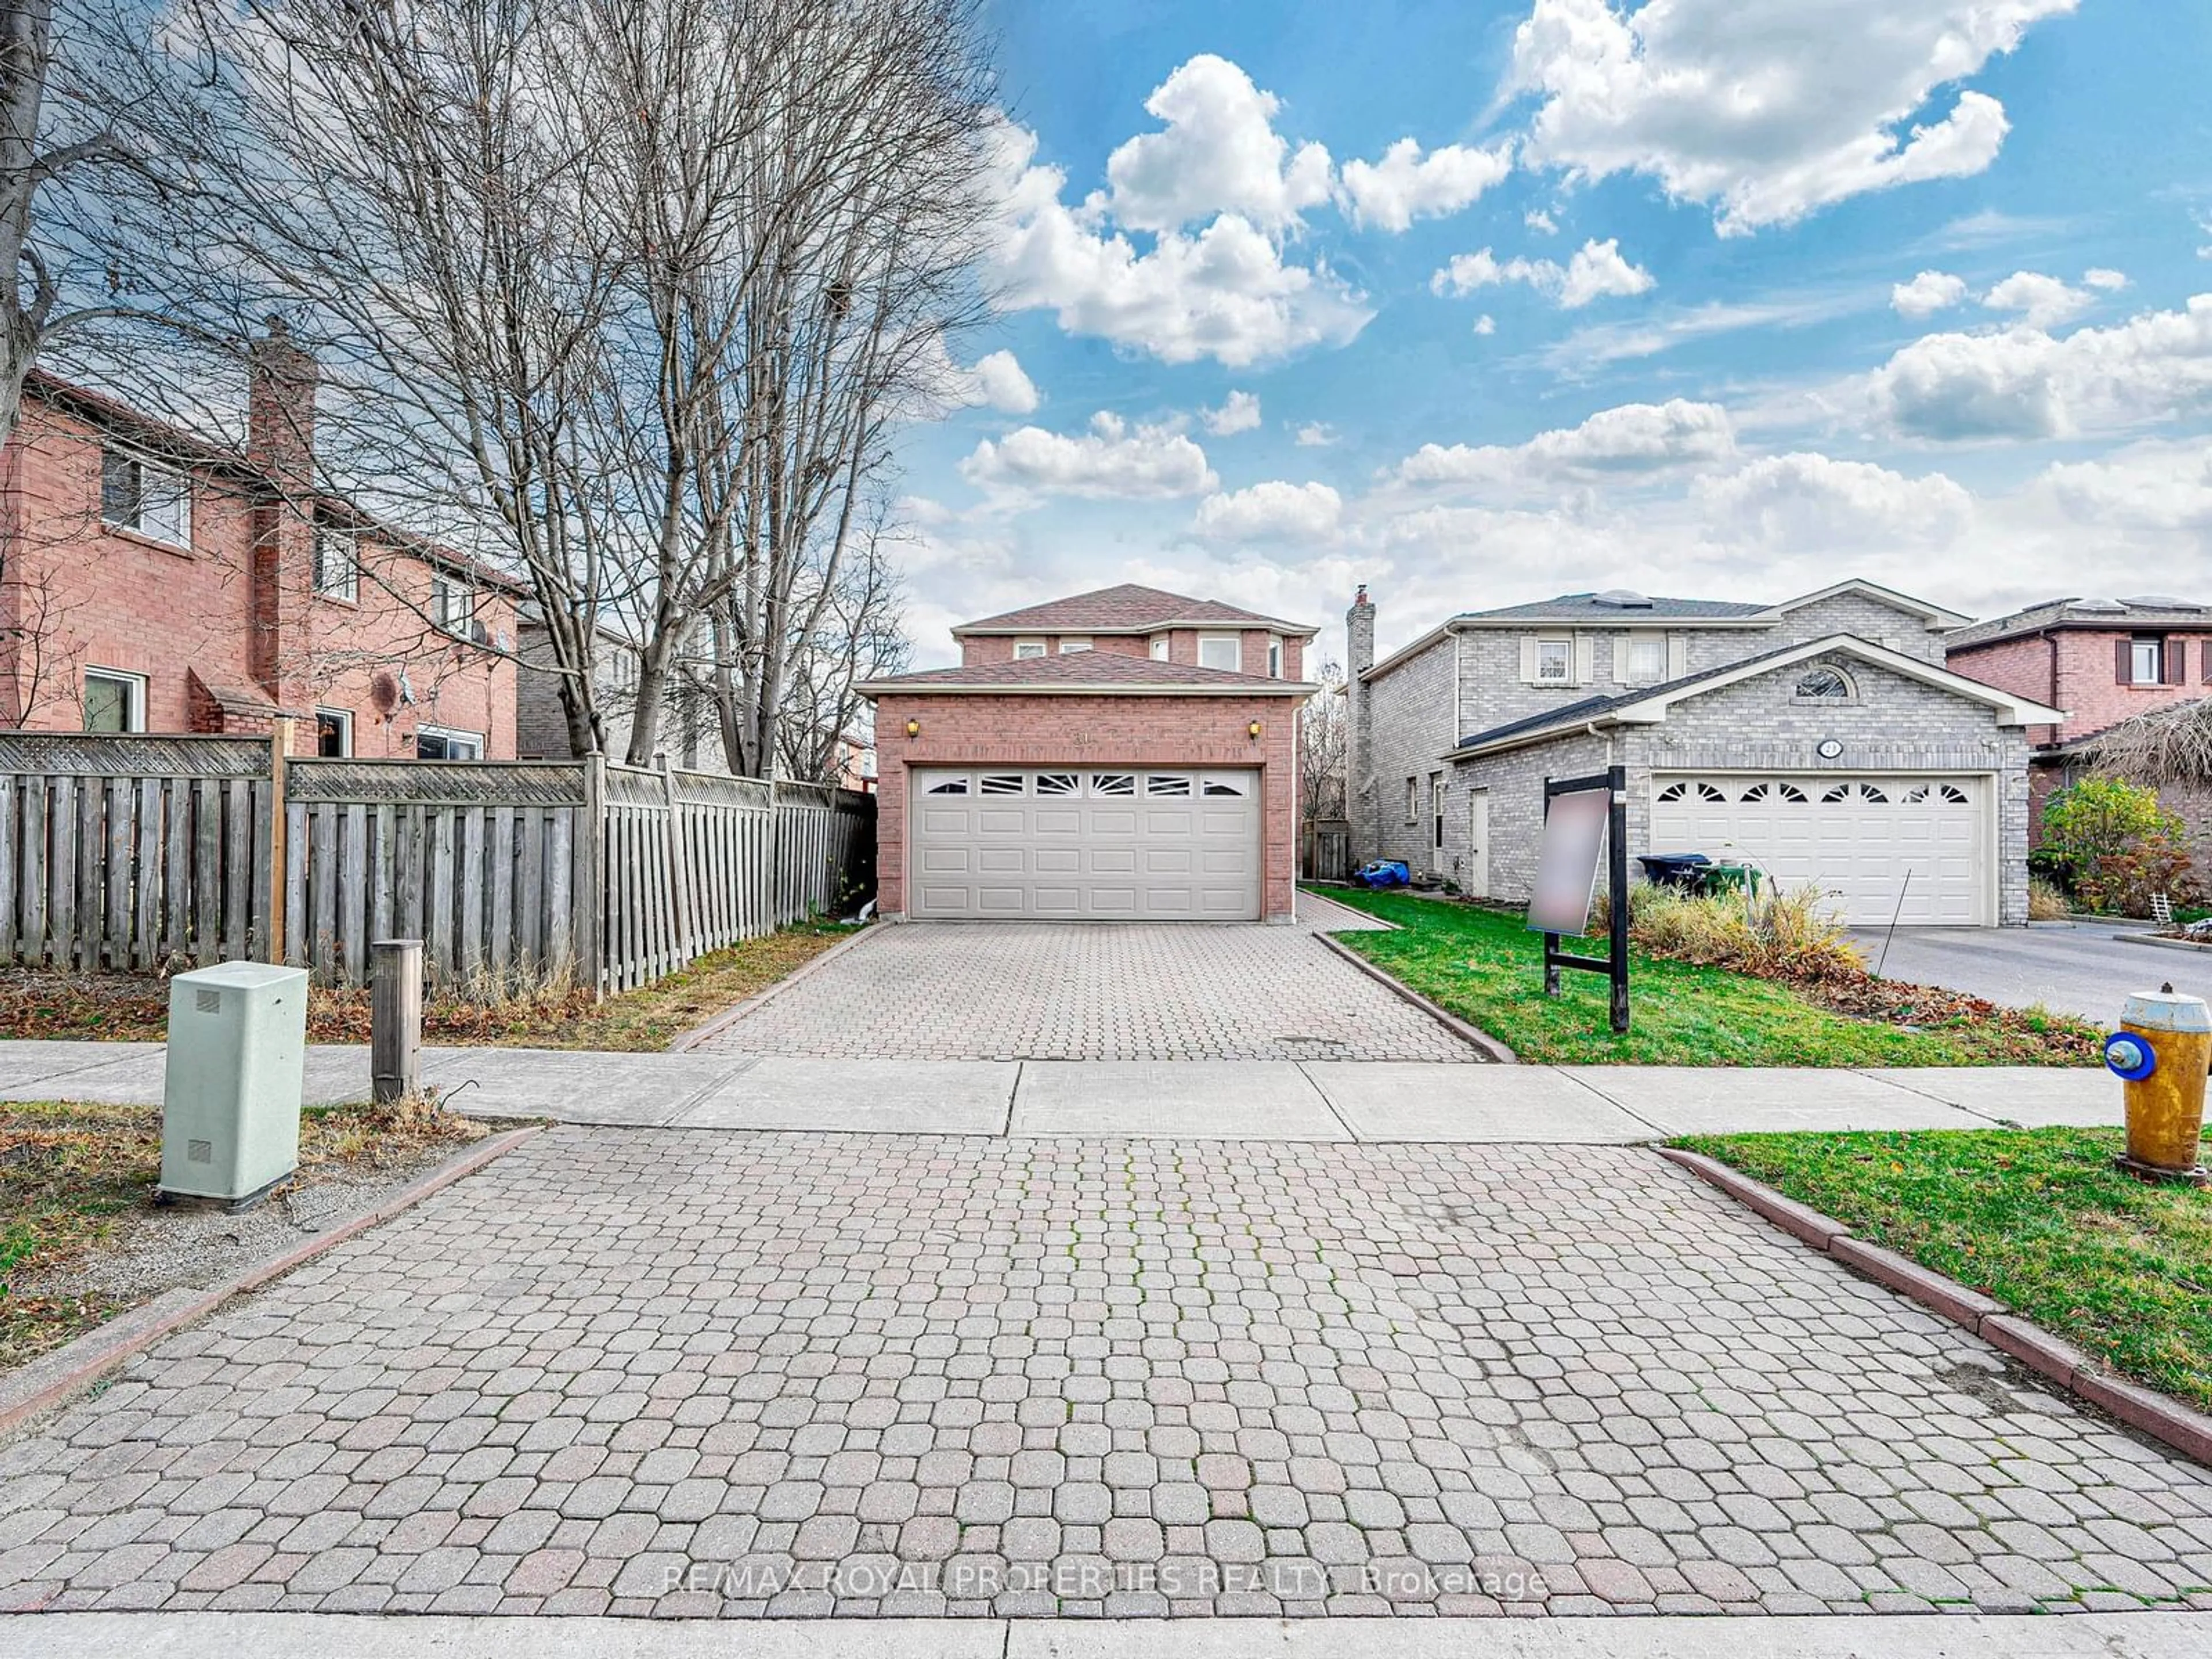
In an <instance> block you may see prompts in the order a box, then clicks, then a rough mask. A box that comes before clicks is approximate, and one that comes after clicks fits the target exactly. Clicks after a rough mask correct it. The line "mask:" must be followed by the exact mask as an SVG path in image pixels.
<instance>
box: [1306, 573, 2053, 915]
mask: <svg viewBox="0 0 2212 1659" xmlns="http://www.w3.org/2000/svg"><path fill="white" fill-rule="evenodd" d="M1965 620H1966V619H1965V618H1963V617H1959V616H1956V615H1954V613H1952V612H1950V611H1945V610H1943V609H1942V607H1940V606H1937V605H1929V604H1926V603H1924V602H1923V601H1921V600H1917V599H1911V598H1910V597H1908V596H1906V595H1905V594H1901V593H1898V592H1893V591H1891V590H1889V589H1887V588H1884V587H1881V586H1876V585H1875V584H1874V583H1871V582H1865V581H1844V582H1839V583H1837V584H1836V585H1835V586H1831V587H1826V588H1823V589H1821V590H1820V592H1814V593H1808V594H1806V595H1804V596H1802V598H1799V599H1790V600H1786V601H1784V602H1783V603H1781V604H1779V605H1768V604H1760V603H1757V602H1753V601H1743V600H1727V599H1659V598H1652V597H1648V596H1646V595H1644V594H1641V593H1633V592H1626V591H1619V590H1617V591H1613V592H1603V593H1587V592H1585V593H1568V594H1562V595H1559V597H1557V598H1554V599H1544V600H1540V601H1537V602H1536V603H1534V604H1529V605H1509V606H1506V607H1504V608H1502V609H1498V610H1491V611H1469V612H1466V613H1464V614H1462V615H1460V616H1456V617H1452V618H1450V619H1449V621H1447V622H1445V623H1442V624H1440V625H1439V626H1437V627H1436V628H1434V629H1431V630H1429V632H1427V633H1426V634H1425V635H1422V636H1421V637H1420V638H1419V639H1417V640H1415V641H1413V643H1412V644H1411V645H1409V646H1407V647H1405V648H1404V649H1403V650H1401V651H1398V652H1395V653H1393V654H1391V655H1390V656H1389V657H1387V658H1385V659H1383V660H1381V661H1379V662H1377V661H1376V660H1375V657H1374V638H1375V632H1374V630H1375V608H1374V606H1373V605H1372V604H1371V603H1370V602H1369V601H1368V599H1367V597H1366V592H1365V590H1364V589H1363V590H1361V592H1360V595H1359V598H1358V600H1357V601H1356V602H1355V603H1354V604H1353V605H1352V610H1351V611H1350V612H1348V613H1347V617H1346V622H1347V627H1348V633H1349V640H1350V653H1351V659H1352V661H1351V669H1350V680H1349V684H1348V695H1349V696H1350V699H1351V707H1350V709H1349V711H1348V712H1349V714H1350V723H1351V732H1350V742H1349V745H1348V747H1349V754H1350V760H1349V768H1348V769H1349V778H1350V786H1351V787H1350V790H1349V794H1350V797H1351V800H1350V807H1349V811H1350V815H1351V817H1352V834H1353V852H1354V855H1355V857H1357V858H1359V859H1362V860H1364V859H1368V858H1374V857H1385V858H1396V859H1403V860H1405V861H1406V862H1407V864H1408V865H1410V866H1412V867H1413V869H1414V870H1415V871H1417V872H1432V873H1434V874H1435V875H1437V876H1438V877H1440V878H1443V879H1446V880H1449V881H1452V882H1455V883H1456V884H1458V885H1459V886H1460V887H1461V888H1462V890H1465V891H1468V892H1469V893H1472V894H1474V895H1475V896H1479V897H1488V898H1494V899H1498V900H1503V901H1511V902H1520V901H1522V900H1525V899H1526V898H1527V897H1528V893H1529V890H1530V887H1531V885H1532V884H1533V882H1534V874H1535V866H1536V858H1537V852H1538V848H1539V847H1540V845H1541V833H1542V822H1543V811H1544V801H1543V783H1544V780H1545V779H1546V778H1547V777H1570V776H1578V775H1588V774H1591V773H1596V772H1601V771H1603V770H1604V769H1606V768H1607V767H1608V766H1610V765H1613V764H1616V763H1617V764H1620V765H1622V766H1625V767H1626V769H1627V774H1628V788H1629V797H1628V822H1629V834H1630V837H1631V845H1630V848H1629V850H1630V852H1631V854H1644V853H1647V852H1702V853H1705V854H1708V855H1709V856H1711V857H1713V858H1715V859H1724V860H1739V861H1744V862H1748V863H1750V864H1753V865H1754V866H1757V867H1759V869H1761V870H1762V871H1764V872H1765V875H1766V877H1767V878H1768V879H1769V880H1770V881H1771V882H1772V883H1774V884H1777V885H1778V886H1781V887H1784V888H1795V887H1797V886H1800V885H1802V884H1806V883H1813V884H1817V885H1819V886H1820V887H1821V888H1823V889H1825V890H1827V891H1828V892H1830V893H1831V894H1832V895H1833V896H1834V902H1835V904H1836V906H1837V908H1838V909H1839V910H1840V912H1841V914H1842V915H1844V917H1845V918H1846V919H1848V920H1849V921H1853V922H1856V923H1873V922H1887V921H1890V920H1891V919H1892V918H1893V917H1895V918H1896V919H1898V920H1899V921H1905V922H1908V923H1922V924H1929V923H1948V924H1952V925H1968V926H1979V925H1987V924H1991V923H1996V922H2004V923H2017V922H2022V921H2026V920H2027V728H2028V727H2029V726H2031V725H2032V724H2033V723H2036V722H2041V721H2050V720H2057V719H2060V718H2063V716H2061V715H2060V714H2059V713H2058V711H2057V710H2056V709H2053V708H2048V707H2046V706H2045V705H2044V704H2043V703H2041V702H2038V701H2036V700H2034V699H2033V698H2032V697H2028V696H2019V695H2015V694H2013V693H2010V692H2007V691H2002V690H1997V689H1996V688H1993V687H1990V686H1988V685H1984V684H1980V683H1978V682H1976V681H1973V680H1970V679H1968V678H1965V677H1964V676H1962V675H1960V674H1958V673H1955V672H1954V671H1951V670H1950V669H1948V668H1947V667H1946V666H1945V665H1944V660H1943V657H1944V635H1945V634H1946V632H1947V631H1948V630H1949V629H1954V628H1956V627H1958V626H1959V625H1960V623H1963V622H1964V621H1965Z"/></svg>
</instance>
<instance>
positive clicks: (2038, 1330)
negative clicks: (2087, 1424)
mask: <svg viewBox="0 0 2212 1659" xmlns="http://www.w3.org/2000/svg"><path fill="white" fill-rule="evenodd" d="M1656 1151H1657V1152H1658V1153H1659V1156H1660V1157H1662V1158H1665V1159H1667V1160H1668V1162H1669V1163H1672V1164H1680V1166H1681V1167H1682V1168H1683V1169H1685V1170H1688V1171H1689V1172H1690V1173H1691V1174H1692V1175H1693V1176H1697V1177H1698V1178H1699V1180H1700V1181H1703V1182H1707V1183H1708V1184H1710V1185H1711V1186H1714V1187H1717V1188H1720V1189H1721V1191H1723V1192H1724V1193H1726V1194H1728V1195H1729V1197H1730V1198H1733V1199H1735V1200H1737V1201H1738V1202H1739V1203H1741V1204H1742V1205H1743V1206H1745V1207H1746V1208H1747V1209H1750V1210H1753V1211H1754V1212H1757V1213H1758V1214H1759V1215H1761V1216H1763V1217H1765V1218H1766V1219H1767V1220H1769V1221H1771V1222H1773V1223H1774V1225H1777V1226H1778V1227H1781V1228H1783V1229H1784V1231H1788V1232H1790V1233H1791V1234H1792V1235H1794V1236H1795V1237H1797V1238H1798V1239H1799V1240H1801V1241H1802V1242H1803V1243H1807V1244H1809V1245H1811V1246H1812V1248H1813V1249H1816V1250H1819V1251H1821V1252H1822V1253H1823V1254H1825V1255H1832V1256H1833V1257H1834V1258H1835V1259H1836V1260H1837V1261H1839V1262H1841V1263H1842V1264H1843V1265H1844V1266H1845V1267H1849V1268H1850V1269H1851V1270H1852V1271H1853V1272H1855V1273H1859V1274H1862V1275H1863V1276H1864V1277H1866V1278H1868V1279H1873V1280H1874V1281H1875V1283H1876V1284H1877V1285H1886V1286H1887V1288H1889V1289H1890V1290H1893V1291H1896V1292H1897V1293H1898V1294H1899V1295H1900V1296H1907V1297H1911V1298H1912V1300H1914V1301H1915V1302H1917V1303H1919V1304H1921V1306H1923V1307H1924V1308H1927V1309H1928V1310H1930V1311H1931V1312H1934V1313H1938V1314H1941V1315H1942V1316H1943V1317H1944V1318H1946V1319H1948V1320H1949V1321H1950V1322H1952V1323H1953V1324H1954V1325H1956V1326H1958V1327H1959V1328H1960V1329H1961V1330H1966V1331H1971V1332H1972V1333H1973V1334H1975V1335H1976V1336H1978V1337H1980V1338H1981V1339H1982V1340H1984V1342H1987V1343H1988V1344H1989V1345H1990V1346H1991V1347H1993V1348H1996V1349H1998V1350H2000V1351H2001V1352H2004V1353H2007V1354H2009V1355H2011V1356H2012V1358H2015V1359H2017V1360H2018V1361H2019V1362H2020V1363H2021V1364H2023V1365H2025V1366H2027V1368H2028V1369H2029V1370H2032V1371H2035V1372H2037V1373H2039V1375H2041V1376H2045V1377H2048V1378H2049V1379H2050V1380H2051V1382H2053V1383H2057V1385H2058V1386H2059V1387H2060V1388H2062V1389H2065V1390H2066V1391H2067V1392H2068V1393H2069V1394H2071V1395H2074V1396H2075V1398H2077V1399H2080V1400H2083V1401H2087V1402H2088V1403H2089V1404H2090V1405H2092V1406H2094V1407H2097V1408H2098V1409H2099V1410H2100V1411H2102V1412H2105V1413H2107V1414H2108V1415H2110V1416H2112V1417H2116V1418H2118V1419H2119V1420H2120V1421H2121V1422H2123V1423H2125V1424H2126V1425H2128V1426H2129V1427H2130V1428H2133V1429H2139V1430H2141V1431H2142V1432H2143V1433H2145V1434H2147V1435H2148V1436H2149V1437H2151V1438H2152V1439H2154V1440H2156V1441H2160V1442H2161V1443H2164V1444H2166V1445H2167V1446H2170V1447H2172V1449H2174V1450H2175V1451H2178V1452H2179V1453H2180V1454H2181V1455H2183V1456H2185V1457H2191V1458H2194V1459H2195V1460H2196V1461H2197V1462H2200V1463H2209V1464H2212V1417H2208V1416H2206V1415H2205V1414H2204V1413H2202V1412H2197V1411H2191V1409H2190V1408H2189V1407H2186V1406H2185V1405H2183V1404H2182V1403H2181V1402H2180V1401H2178V1400H2170V1399H2168V1398H2167V1397H2166V1395H2162V1394H2160V1393H2158V1392H2156V1391H2155V1390H2154V1389H2146V1388H2143V1387H2142V1386H2140V1385H2139V1384H2136V1383H2128V1382H2124V1381H2123V1380H2122V1379H2120V1378H2118V1377H2117V1376H2111V1375H2109V1374H2107V1373H2106V1372H2105V1371H2104V1370H2100V1368H2099V1367H2098V1365H2097V1363H2096V1362H2095V1361H2094V1360H2093V1359H2091V1358H2089V1356H2088V1355H2087V1354H2085V1353H2083V1352H2081V1349H2079V1348H2077V1347H2075V1346H2074V1345H2073V1344H2072V1343H2070V1342H2069V1341H2067V1340H2065V1339H2064V1338H2063V1337H2057V1336H2053V1335H2052V1334H2051V1333H2050V1332H2049V1331H2046V1330H2045V1329H2044V1328H2042V1327H2041V1326H2040V1325H2037V1324H2034V1323H2033V1322H2030V1321H2028V1320H2025V1319H2022V1318H2021V1316H2019V1315H2018V1314H2016V1313H2015V1312H2013V1310H2011V1309H2009V1308H2008V1307H2007V1306H2005V1304H2003V1303H2002V1302H1999V1301H1996V1300H1995V1299H1994V1298H1993V1297H1986V1296H1984V1295H1983V1294H1982V1293H1981V1292H1980V1291H1975V1290H1970V1289H1968V1288H1967V1287H1966V1285H1961V1284H1960V1283H1959V1281H1958V1280H1957V1279H1951V1278H1948V1277H1947V1276H1946V1275H1944V1274H1942V1273H1937V1272H1936V1271H1935V1270H1934V1269H1932V1268H1929V1267H1922V1266H1921V1265H1920V1264H1919V1263H1918V1262H1917V1261H1908V1260H1907V1259H1906V1258H1905V1257H1904V1256H1901V1255H1898V1254H1897V1253H1896V1252H1895V1251H1894V1250H1886V1249H1882V1248H1881V1246H1880V1245H1878V1244H1869V1243H1867V1242H1866V1241H1865V1240H1864V1239H1861V1238H1854V1237H1852V1236H1851V1234H1850V1231H1848V1230H1847V1229H1846V1228H1845V1227H1844V1224H1843V1223H1842V1222H1840V1221H1838V1220H1836V1219H1834V1218H1832V1217H1829V1216H1825V1215H1822V1214H1821V1213H1820V1212H1819V1211H1818V1210H1813V1209H1808V1208H1807V1207H1806V1206H1804V1205H1802V1204H1800V1203H1798V1202H1796V1200H1794V1199H1789V1198H1785V1197H1784V1196H1783V1195H1782V1194H1780V1193H1778V1192H1776V1191H1775V1190H1774V1188H1771V1187H1769V1186H1767V1185H1765V1183H1764V1182H1757V1181H1753V1179H1752V1178H1751V1177H1750V1176H1747V1175H1744V1174H1743V1173H1741V1171H1739V1170H1732V1169H1730V1168H1729V1166H1728V1165H1727V1164H1723V1163H1720V1162H1718V1161H1717V1160H1716V1159H1713V1158H1706V1157H1705V1156H1703V1155H1702V1154H1701V1153H1698V1152H1685V1151H1684V1150H1683V1149H1682V1148H1680V1147H1679V1146H1661V1147H1658V1148H1657V1149H1656Z"/></svg>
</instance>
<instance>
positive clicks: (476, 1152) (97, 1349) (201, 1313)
mask: <svg viewBox="0 0 2212 1659" xmlns="http://www.w3.org/2000/svg"><path fill="white" fill-rule="evenodd" d="M538 1127H539V1126H538V1125H537V1124H534V1123H533V1124H531V1125H529V1126H528V1127H524V1128H520V1129H509V1130H508V1131H507V1133H504V1134H496V1135H493V1136H491V1137H490V1138H489V1139H486V1140H482V1141H479V1142H478V1143H477V1145H475V1146H471V1147H469V1148H467V1149H466V1150H465V1151H464V1152H459V1153H456V1154H455V1155H454V1156H453V1157H452V1158H447V1160H446V1161H445V1162H444V1163H443V1164H440V1165H439V1166H438V1167H437V1168H436V1169H435V1170H431V1171H430V1172H429V1173H428V1175H425V1176H418V1177H417V1178H416V1179H415V1180H414V1181H411V1182H409V1183H408V1184H407V1185H406V1186H404V1187H402V1188H400V1189H399V1190H398V1192H396V1193H394V1194H392V1196H391V1197H390V1198H387V1199H386V1200H384V1201H383V1202H382V1203H381V1204H378V1205H375V1206H372V1207H371V1208H369V1209H366V1210H357V1211H356V1212H354V1213H353V1214H352V1215H350V1216H349V1217H347V1218H345V1219H344V1220H343V1221H341V1222H339V1223H337V1225H335V1226H332V1227H328V1228H325V1230H324V1231H321V1232H319V1233H317V1234H315V1235H314V1237H312V1238H305V1239H302V1240H301V1241H300V1243H297V1244H295V1245H293V1246H292V1247H291V1248H290V1249H287V1250H283V1251H280V1252H279V1253H278V1254H277V1255H273V1256H270V1257H269V1258H268V1259H267V1260H265V1261H257V1262H255V1263H254V1264H253V1266H252V1267H248V1268H246V1270H245V1271H244V1272H243V1273H238V1274H235V1275H234V1276H233V1277H232V1278H229V1279H225V1280H223V1282H222V1283H221V1284H219V1285H210V1286H209V1287H208V1288H206V1289H204V1290H194V1289H191V1287H189V1286H183V1285H180V1286H179V1287H178V1288H177V1289H175V1290H172V1291H163V1292H162V1293H161V1295H160V1296H157V1297H155V1298H154V1299H153V1300H152V1301H151V1302H148V1303H145V1304H142V1305H141V1306H139V1307H136V1308H133V1309H131V1310H130V1311H128V1312H127V1313H124V1314H120V1315H118V1316H117V1317H115V1318H113V1319H111V1320H109V1321H108V1322H107V1323H106V1324H105V1325H102V1326H100V1328H98V1329H96V1330H90V1331H87V1332H86V1333H85V1334H83V1335H82V1336H80V1337H78V1338H77V1339H76V1340H75V1341H74V1342H67V1343H64V1344H63V1345H62V1346H60V1347H58V1348H57V1349H55V1350H54V1351H53V1352H52V1353H48V1354H41V1355H40V1357H39V1358H36V1359H33V1361H31V1363H30V1364H27V1365H25V1366H23V1367H22V1368H21V1369H20V1370H15V1371H12V1372H10V1373H9V1375H8V1376H4V1377H0V1434H6V1433H8V1432H9V1431H12V1430H13V1429H15V1427H16V1425H19V1424H21V1422H23V1421H24V1420H25V1419H27V1418H31V1417H35V1416H36V1415H38V1413H40V1412H43V1411H45V1410H46V1409H47V1408H48V1407H52V1406H56V1405H58V1404H60V1403H61V1402H62V1401H64V1400H67V1399H68V1398H70V1396H71V1395H76V1394H78V1393H81V1392H82V1391H83V1390H84V1389H88V1388H90V1387H91V1386H92V1385H93V1384H94V1383H96V1382H98V1381H99V1380H100V1378H101V1377H102V1376H106V1374H107V1373H108V1372H109V1371H111V1370H114V1369H115V1368H116V1367H117V1366H118V1365H120V1364H122V1363H123V1362H124V1361H125V1360H126V1359H129V1358H132V1357H133V1356H135V1355H137V1354H138V1353H141V1352H143V1351H144V1350H146V1349H147V1348H149V1347H151V1346H153V1345H154V1344H155V1343H156V1342H158V1341H160V1340H161V1339H162V1338H163V1337H165V1336H167V1335H168V1334H170V1333H171V1332H172V1331H176V1330H180V1329H182V1328H184V1327H185V1326H186V1325H190V1324H191V1323H193V1322H195V1321H197V1320H201V1319H204V1318H205V1317H206V1316H208V1315H209V1314H211V1313H213V1312H214V1311H215V1310H216V1309H217V1308H220V1307H221V1306H222V1304H224V1303H226V1302H228V1301H229V1300H230V1299H231V1297H234V1296H240V1295H243V1294H244V1293H245V1292H246V1291H252V1290H258V1289H259V1288H260V1287H261V1286H262V1285H266V1284H267V1283H268V1282H269V1281H270V1279H276V1278H277V1277H278V1276H280V1275H281V1274H284V1273H289V1272H291V1271H292V1269H293V1268H295V1267H298V1266H299V1265H300V1264H301V1262H303V1261H310V1260H312V1259H313V1258H314V1257H316V1256H319V1255H321V1254H322V1253H323V1252H324V1251H325V1250H327V1249H331V1247H332V1246H333V1245H337V1244H343V1243H345V1241H346V1240H348V1239H349V1238H351V1237H354V1236H355V1235H356V1234H358V1233H364V1232H367V1231H368V1230H369V1229H370V1228H371V1227H375V1226H380V1225H382V1224H383V1223H385V1222H386V1221H389V1220H391V1219H392V1218H393V1217H394V1216H396V1215H398V1214H399V1213H400V1212H402V1211H404V1210H409V1209H412V1208H413V1207H414V1206H416V1205H417V1204H420V1203H421V1202H422V1200H424V1199H426V1198H428V1197H430V1196H431V1195H432V1194H435V1193H439V1192H442V1191H443V1190H444V1189H445V1188H447V1187H450V1186H452V1185H453V1183H454V1182H457V1181H459V1180H460V1179H461V1178H462V1177H463V1176H471V1175H474V1174H475V1173H476V1172H477V1170H481V1169H483V1167H484V1165H485V1164H489V1163H490V1162H491V1161H492V1160H493V1159H495V1158H499V1157H501V1156H502V1155H503V1154H505V1153H507V1152H512V1151H513V1149H514V1148H515V1147H517V1146H520V1145H521V1144H522V1143H523V1142H524V1141H526V1140H527V1139H530V1137H531V1136H532V1135H534V1134H536V1133H538Z"/></svg>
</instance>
